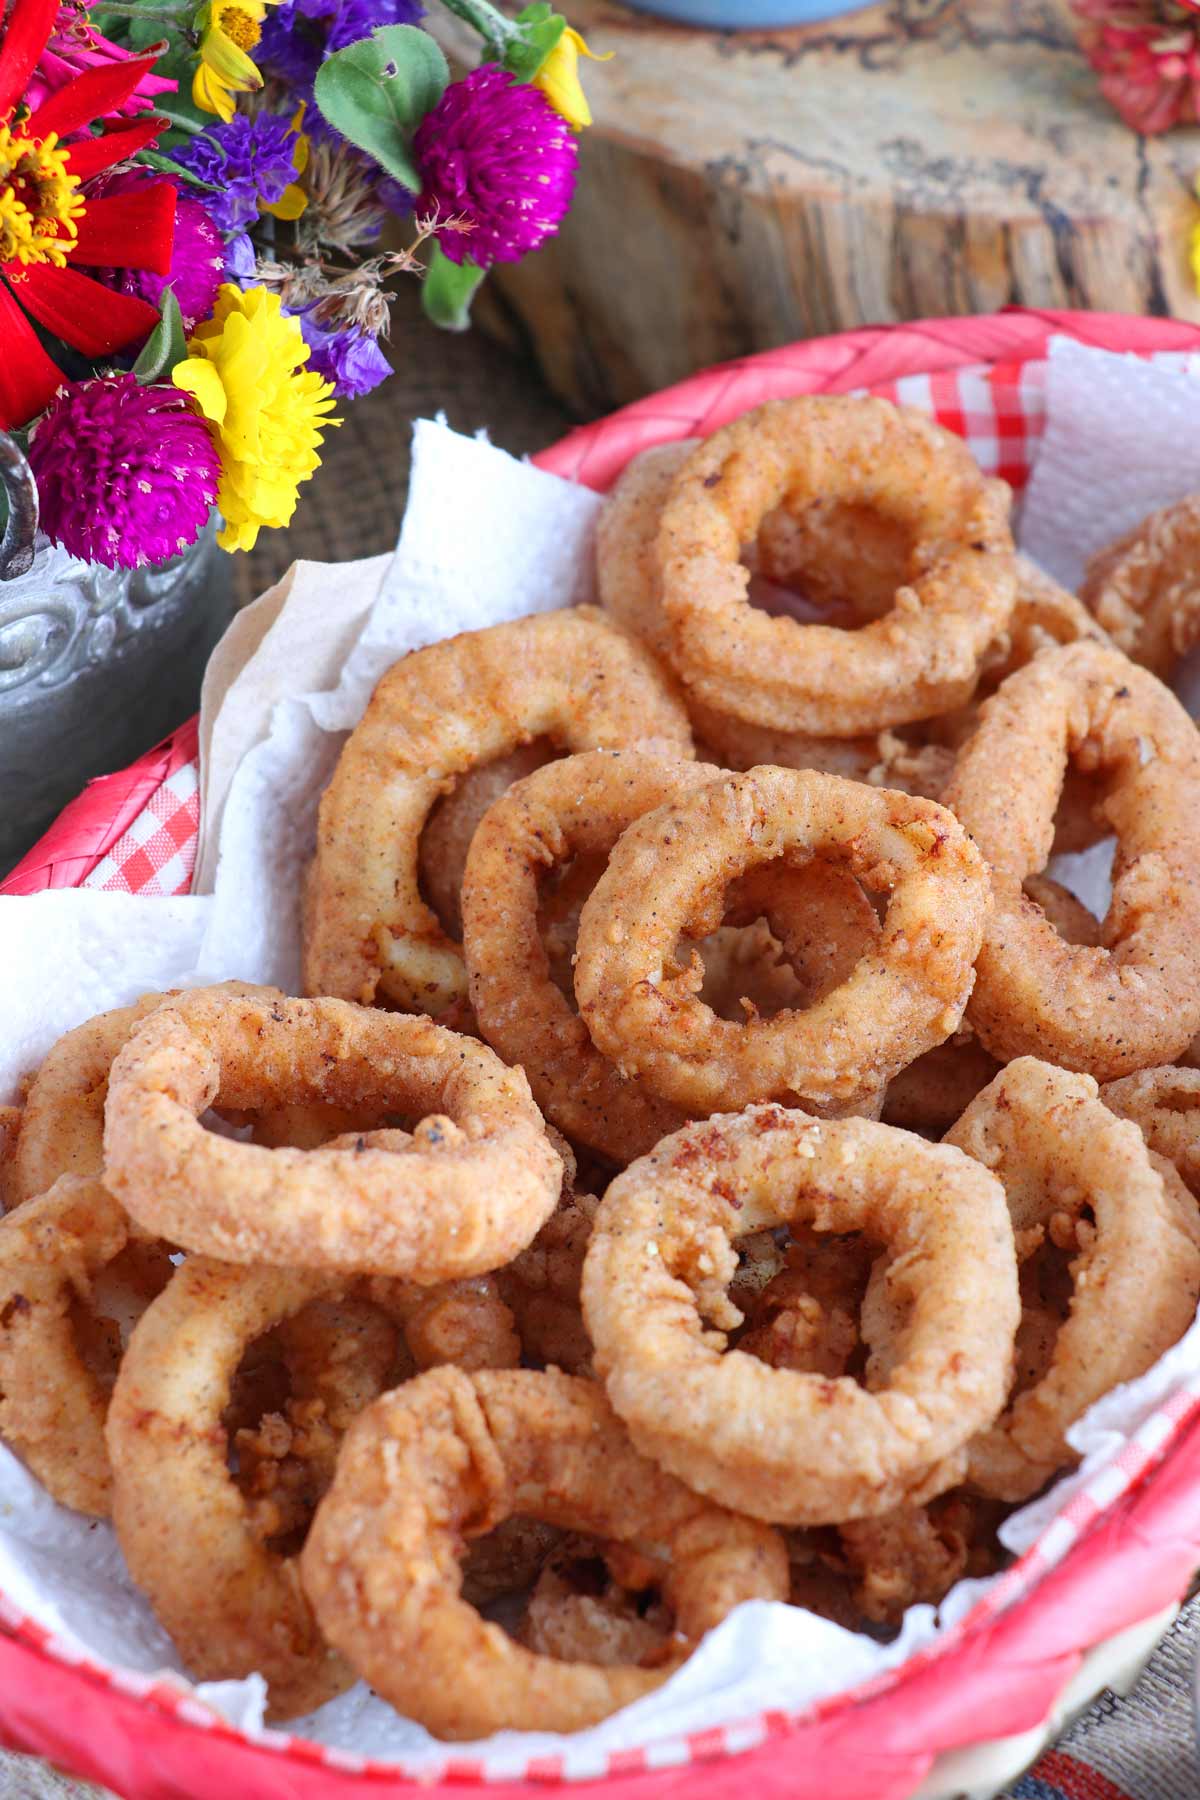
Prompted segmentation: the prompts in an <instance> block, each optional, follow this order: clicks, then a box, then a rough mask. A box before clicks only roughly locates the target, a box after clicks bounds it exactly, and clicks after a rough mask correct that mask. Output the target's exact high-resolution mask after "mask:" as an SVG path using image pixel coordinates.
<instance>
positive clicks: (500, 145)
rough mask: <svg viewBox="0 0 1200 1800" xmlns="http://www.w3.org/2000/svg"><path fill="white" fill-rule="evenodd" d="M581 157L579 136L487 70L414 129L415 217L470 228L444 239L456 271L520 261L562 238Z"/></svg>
mask: <svg viewBox="0 0 1200 1800" xmlns="http://www.w3.org/2000/svg"><path fill="white" fill-rule="evenodd" d="M576 154H577V152H576V145H575V137H574V134H573V133H572V132H571V130H570V128H569V126H568V125H567V124H566V122H565V121H564V120H563V119H561V118H560V117H559V115H558V114H557V113H556V112H555V110H554V108H553V107H552V106H551V105H550V102H549V101H548V100H547V99H546V98H545V96H544V95H543V94H542V93H541V92H540V91H539V90H538V89H537V88H535V87H529V86H528V85H527V84H526V83H524V82H520V81H517V80H516V79H515V77H513V76H512V75H510V74H509V73H508V72H507V70H505V69H502V68H500V66H499V65H498V64H497V63H484V64H483V65H482V67H481V68H478V69H473V70H472V71H471V73H470V74H469V75H466V76H464V77H463V79H462V80H461V81H452V82H451V84H450V86H449V87H448V88H447V89H446V91H445V93H444V94H443V95H442V97H441V99H440V100H439V101H438V103H437V105H436V106H435V107H434V108H433V110H432V112H428V113H426V115H425V117H424V118H423V119H422V120H421V123H420V125H418V127H417V130H416V134H415V136H414V137H413V155H414V158H415V160H416V164H417V167H418V169H419V170H420V172H421V182H422V186H421V197H420V201H419V203H418V204H419V210H420V211H421V212H423V213H426V212H430V211H433V210H435V209H436V211H437V214H438V216H439V218H441V219H461V220H465V221H466V222H467V224H469V225H470V226H471V230H469V231H465V232H461V231H443V232H440V233H439V234H438V242H439V243H440V244H441V247H442V249H443V250H444V251H445V253H446V255H447V256H448V257H449V258H450V261H451V262H456V263H461V262H462V260H463V258H464V257H467V256H469V257H470V258H471V260H472V262H475V263H477V264H478V265H479V267H480V268H483V269H488V268H490V267H491V265H492V264H493V263H497V262H519V261H520V260H521V258H522V257H523V256H525V255H527V254H528V253H529V251H530V250H536V249H537V247H538V245H539V244H542V243H544V242H545V240H546V239H547V238H548V237H551V236H552V235H553V234H554V232H556V231H557V230H558V227H559V223H560V221H561V220H562V218H563V216H564V215H565V213H566V212H567V210H568V208H569V207H570V204H571V195H572V193H573V192H574V189H575V159H576Z"/></svg>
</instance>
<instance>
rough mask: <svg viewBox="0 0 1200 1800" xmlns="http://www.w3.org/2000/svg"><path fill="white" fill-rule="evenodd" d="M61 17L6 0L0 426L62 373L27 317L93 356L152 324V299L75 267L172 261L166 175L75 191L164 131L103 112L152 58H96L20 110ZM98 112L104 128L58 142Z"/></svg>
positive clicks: (0, 87)
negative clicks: (108, 192)
mask: <svg viewBox="0 0 1200 1800" xmlns="http://www.w3.org/2000/svg"><path fill="white" fill-rule="evenodd" d="M57 13H58V0H13V4H12V7H11V10H10V12H9V15H8V19H7V22H6V25H5V29H4V35H3V41H2V42H0V429H3V428H7V427H9V426H13V425H24V424H26V423H27V422H28V421H29V420H30V419H32V418H33V417H34V416H35V415H36V414H37V413H40V412H41V411H42V410H43V408H44V407H45V406H46V405H47V404H48V403H49V401H50V399H51V397H52V396H53V394H54V392H55V390H56V389H57V388H58V386H59V385H60V383H61V382H62V379H63V376H62V372H61V371H60V370H59V369H58V368H56V367H55V365H54V363H53V362H52V361H51V360H50V358H49V356H48V355H47V354H46V352H45V350H44V349H43V348H42V345H41V343H40V341H39V339H38V336H37V333H36V332H35V331H34V329H33V326H32V325H31V324H30V319H35V320H36V321H37V323H38V324H39V325H41V326H43V327H44V328H45V329H46V330H47V331H48V332H50V333H51V334H52V335H53V336H55V337H59V338H61V339H62V340H63V342H64V343H66V344H69V345H70V346H71V347H72V348H73V349H75V350H79V351H81V352H82V353H83V355H84V356H88V357H99V356H111V355H112V354H113V353H114V352H115V351H117V350H123V349H124V348H125V347H126V346H127V345H129V344H132V343H135V342H136V341H137V340H138V339H139V338H143V337H145V336H146V335H147V333H148V332H150V331H152V330H153V329H154V325H155V323H156V321H157V318H158V314H157V313H156V311H155V309H154V308H153V307H152V306H149V305H148V304H147V303H146V301H145V300H141V299H139V298H137V297H136V296H135V295H132V294H121V293H114V292H113V291H112V289H111V288H106V287H103V286H102V285H101V283H100V282H98V281H93V280H91V279H90V277H89V276H87V275H84V274H83V273H81V270H80V267H79V265H80V264H82V265H84V266H87V265H89V264H90V265H92V266H93V267H101V268H112V267H114V266H115V267H118V268H124V269H149V270H151V271H152V272H153V273H155V274H159V275H165V274H166V273H167V272H168V270H169V269H170V266H171V248H172V240H173V236H174V229H175V190H174V188H173V187H172V186H171V184H170V182H167V181H163V182H156V183H155V184H154V185H153V186H151V187H146V188H142V189H141V190H140V191H138V192H136V193H129V194H115V195H112V196H107V197H106V196H99V197H96V198H91V197H89V196H88V195H87V194H86V193H84V192H83V191H82V183H84V182H86V181H90V180H91V179H92V177H93V176H95V175H99V174H100V173H101V171H102V170H104V169H108V168H111V167H112V165H113V164H114V163H117V162H122V161H124V159H125V158H126V157H129V156H132V155H133V153H134V151H136V150H140V149H142V148H143V147H144V146H145V145H146V144H149V143H152V142H153V140H154V139H155V138H156V137H157V136H158V135H159V133H160V132H161V131H163V130H164V129H165V121H164V120H162V119H156V118H150V119H138V120H136V121H133V122H128V121H125V120H116V119H112V118H103V117H101V115H103V114H106V113H108V112H110V111H111V110H112V109H113V108H114V107H118V106H121V105H123V104H124V102H125V101H126V100H127V99H128V97H129V95H130V94H131V93H132V92H133V90H134V88H135V87H136V86H137V84H138V82H139V81H140V80H141V79H142V77H143V76H144V75H145V73H146V71H147V70H148V69H149V68H150V66H151V65H152V64H153V62H154V57H153V56H131V57H129V58H127V59H126V60H125V61H123V62H118V63H102V64H98V65H97V66H96V67H95V68H92V69H87V70H85V71H84V73H83V74H82V75H77V76H76V77H75V79H74V80H73V81H69V82H68V83H67V84H66V86H65V87H61V88H59V89H58V91H57V92H56V93H54V94H52V95H51V96H50V98H49V99H48V100H46V101H44V102H43V104H42V105H41V106H39V107H38V109H37V111H36V112H33V113H31V114H30V115H29V116H28V117H23V118H20V119H17V118H16V117H15V112H16V107H17V104H18V102H19V101H20V99H21V95H22V94H23V92H24V90H25V87H26V85H27V83H28V81H29V78H30V76H31V74H32V72H33V70H34V68H35V66H36V64H37V59H38V56H39V54H40V53H41V51H42V49H43V47H44V45H45V43H46V40H47V38H48V36H49V34H50V31H51V29H52V28H53V25H54V21H55V18H56V16H57ZM98 117H99V118H100V123H101V128H102V131H103V136H101V137H79V138H76V141H74V142H72V143H63V141H62V140H63V139H64V138H72V137H73V136H74V135H75V134H76V133H78V132H82V131H84V130H85V129H86V128H87V127H88V126H89V125H91V124H92V123H94V122H95V121H96V120H97V118H98ZM26 315H28V316H26Z"/></svg>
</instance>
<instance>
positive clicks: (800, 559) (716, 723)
mask: <svg viewBox="0 0 1200 1800" xmlns="http://www.w3.org/2000/svg"><path fill="white" fill-rule="evenodd" d="M697 441H698V440H697V439H695V438H685V439H684V440H683V441H682V442H681V443H678V444H660V445H657V446H656V447H655V448H654V449H652V450H644V451H642V453H641V455H640V456H635V457H634V459H633V461H632V462H631V463H630V464H629V466H628V467H627V468H626V470H625V472H624V473H623V474H622V476H621V478H620V480H619V481H618V482H617V484H616V486H615V488H614V489H613V491H612V493H611V494H610V495H609V496H608V499H607V500H606V502H605V505H604V510H603V512H602V513H601V514H600V518H599V520H598V521H597V524H596V585H597V589H598V591H599V595H600V601H601V604H602V605H603V606H604V608H605V609H606V611H608V612H610V613H611V614H612V615H613V617H614V618H615V619H617V620H619V621H620V623H621V624H622V625H624V626H625V628H626V630H628V631H632V632H633V633H634V634H635V635H636V636H637V637H640V638H642V639H644V641H645V642H646V643H647V644H649V645H650V647H651V649H652V650H653V651H654V653H655V655H656V656H657V657H659V658H660V659H661V660H662V661H663V662H664V663H668V664H669V662H670V658H671V632H670V627H669V625H668V623H667V619H666V615H665V614H664V612H663V606H662V576H661V571H660V568H659V563H658V551H657V540H658V532H659V528H660V526H661V524H662V514H663V508H664V507H665V506H666V504H667V501H668V500H669V499H670V497H671V494H672V492H673V490H674V487H675V482H676V478H677V476H678V475H679V473H680V471H681V469H682V468H683V465H684V464H685V463H686V462H687V460H688V458H689V456H690V455H691V453H692V451H693V450H694V449H695V448H696V444H697ZM817 514H820V523H819V524H818V523H817V518H816V515H817ZM846 514H847V509H846V508H844V507H838V506H836V505H835V506H832V507H826V506H824V505H823V504H822V503H820V502H818V503H816V505H815V507H813V508H810V509H809V512H808V513H807V514H806V515H805V517H806V526H805V527H804V528H802V527H800V526H799V525H798V524H797V522H796V521H795V520H794V519H792V518H791V517H790V515H788V514H787V513H786V510H785V509H782V508H781V509H780V510H779V511H777V512H775V513H773V514H771V515H769V517H768V518H767V519H765V520H764V521H763V528H762V532H761V534H760V549H761V551H762V560H763V563H764V565H765V572H766V573H767V574H768V575H770V576H771V577H772V578H774V579H777V580H792V579H795V578H796V576H797V574H800V575H801V576H802V578H803V579H804V580H805V581H806V583H807V584H808V585H809V586H810V587H815V588H816V591H817V592H818V593H819V594H821V595H823V596H824V597H826V598H827V599H836V600H839V601H844V600H845V599H846V597H847V595H848V594H849V595H851V596H853V598H854V600H856V601H859V602H860V603H861V605H860V610H861V611H862V612H863V613H865V615H866V616H867V617H877V616H878V614H879V613H880V612H882V611H886V610H887V609H888V607H890V605H891V602H892V595H893V594H894V592H895V589H896V586H897V584H898V582H899V581H900V580H901V579H903V573H904V563H903V561H899V560H898V561H897V563H896V566H895V567H894V568H892V569H890V570H886V571H882V572H881V570H880V568H879V566H878V564H877V563H874V562H871V561H870V560H869V559H868V560H864V559H863V556H862V551H863V548H864V539H863V533H862V526H863V521H862V519H861V518H859V517H855V518H854V521H853V522H854V526H855V531H856V535H854V536H853V537H851V536H850V535H848V534H847V526H848V524H849V521H848V519H847V516H846ZM875 522H876V524H877V526H882V523H883V522H882V521H880V520H878V519H876V521H875ZM872 541H874V540H872ZM884 542H885V544H886V548H887V549H888V550H889V551H890V552H891V553H892V554H893V555H895V552H896V545H895V543H894V534H893V533H892V532H889V531H885V532H884ZM835 546H836V547H838V548H839V549H840V551H841V554H840V556H835V557H834V558H833V559H832V567H831V566H830V564H831V555H830V552H831V550H832V549H833V548H834V547H835ZM798 565H799V566H798ZM685 699H686V703H687V707H688V712H689V713H690V715H691V720H692V725H693V728H694V730H695V732H696V736H697V739H698V740H699V741H700V742H702V743H704V744H706V745H708V746H709V747H710V749H711V750H712V751H714V752H715V753H716V755H717V757H719V758H720V760H721V761H722V762H724V763H725V764H726V766H727V767H729V768H732V769H752V768H754V767H755V765H756V764H758V763H774V764H775V765H777V766H778V767H781V768H785V769H820V770H822V771H823V772H824V773H825V774H827V775H844V776H846V777H847V778H848V779H849V780H852V781H866V780H868V779H874V777H873V776H872V771H873V770H878V771H879V781H878V785H880V786H883V787H906V786H907V784H906V782H905V781H904V780H901V779H894V780H889V779H887V778H886V777H887V774H888V772H889V769H890V765H891V763H892V762H893V761H895V762H897V763H898V762H899V761H900V760H901V757H900V753H899V751H898V750H897V751H896V752H895V754H894V756H891V755H889V753H888V751H887V750H886V749H885V748H883V747H881V745H880V743H879V741H878V740H877V738H876V737H875V736H874V735H867V736H859V737H850V738H835V737H815V736H813V735H812V734H811V733H806V732H795V731H782V730H779V729H776V728H773V727H771V726H764V725H752V724H748V723H747V722H746V721H745V720H744V719H737V718H734V717H733V716H732V715H731V714H729V713H727V712H723V711H722V710H721V709H720V708H719V707H713V706H707V705H705V704H704V702H703V701H702V700H699V699H697V698H696V696H695V695H694V694H691V693H688V694H686V695H685ZM894 743H895V745H896V746H899V745H900V744H901V740H900V739H899V738H896V739H895V740H894ZM904 749H905V750H907V749H908V746H904ZM914 767H919V768H920V771H921V773H922V775H923V776H928V772H929V771H928V763H920V764H919V765H914ZM939 768H940V763H939ZM914 791H915V790H914ZM919 791H920V792H922V793H924V792H925V791H926V789H925V788H924V787H922V788H920V790H919ZM934 797H935V798H936V796H934Z"/></svg>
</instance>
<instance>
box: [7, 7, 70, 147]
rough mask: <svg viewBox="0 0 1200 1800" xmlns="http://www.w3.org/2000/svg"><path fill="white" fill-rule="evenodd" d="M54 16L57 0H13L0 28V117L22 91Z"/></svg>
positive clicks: (10, 108)
mask: <svg viewBox="0 0 1200 1800" xmlns="http://www.w3.org/2000/svg"><path fill="white" fill-rule="evenodd" d="M57 16H58V0H13V9H12V14H11V16H10V18H9V21H8V24H7V25H6V26H3V27H0V119H6V118H7V117H8V115H9V113H10V112H11V111H12V109H13V107H14V106H15V105H16V104H17V101H18V100H19V99H20V98H21V95H22V94H23V93H24V92H25V88H26V84H27V83H28V81H29V77H30V76H31V75H32V74H33V71H34V69H35V68H36V67H37V59H38V57H39V56H40V55H41V54H42V51H43V50H44V49H45V47H46V39H47V38H48V37H49V36H50V32H51V30H52V28H53V25H54V21H55V19H56V17H57Z"/></svg>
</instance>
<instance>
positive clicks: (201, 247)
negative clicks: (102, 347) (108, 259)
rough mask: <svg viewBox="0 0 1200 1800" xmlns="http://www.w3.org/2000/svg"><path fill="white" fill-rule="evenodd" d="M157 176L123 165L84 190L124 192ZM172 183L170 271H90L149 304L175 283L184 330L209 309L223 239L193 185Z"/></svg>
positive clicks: (221, 275) (221, 269) (222, 257)
mask: <svg viewBox="0 0 1200 1800" xmlns="http://www.w3.org/2000/svg"><path fill="white" fill-rule="evenodd" d="M162 179H163V177H162V176H161V175H158V174H156V173H155V171H154V170H153V169H126V170H123V171H122V172H121V174H119V175H108V176H105V177H103V178H102V180H100V181H97V182H96V183H94V185H93V186H92V187H91V188H90V189H89V190H88V191H89V192H90V193H93V194H105V195H108V194H128V193H131V192H133V191H134V190H136V189H137V188H142V187H146V186H147V185H149V184H150V183H151V182H155V181H157V182H161V181H162ZM171 185H172V186H173V187H174V189H175V192H176V201H175V241H174V244H173V245H172V248H171V267H170V271H169V272H168V273H167V274H166V275H155V274H152V273H151V271H150V270H149V269H96V270H94V271H93V273H94V274H95V276H96V279H97V280H98V281H102V282H103V283H104V285H105V287H110V288H115V289H116V290H117V292H118V293H120V294H136V295H137V296H138V298H139V299H141V300H148V301H149V302H150V305H151V306H157V305H158V304H159V303H160V301H161V300H162V295H163V289H164V288H168V287H169V288H174V290H175V298H176V300H178V302H179V310H180V312H181V313H182V314H183V329H184V330H185V331H187V332H190V331H191V330H192V329H193V328H194V327H195V326H196V325H198V324H199V322H200V320H201V319H205V318H207V317H208V315H209V313H210V312H211V311H212V308H213V302H214V301H215V300H216V297H217V289H218V288H219V287H220V285H221V282H222V281H223V280H224V270H225V240H224V239H223V238H222V236H221V233H220V232H219V231H218V230H217V227H216V225H215V224H214V222H213V218H212V214H211V212H210V210H209V208H208V207H207V206H206V205H205V203H204V200H203V199H202V197H201V196H200V195H199V194H198V193H197V192H196V190H195V188H191V187H184V186H183V184H182V183H181V182H178V181H174V182H172V183H171Z"/></svg>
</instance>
